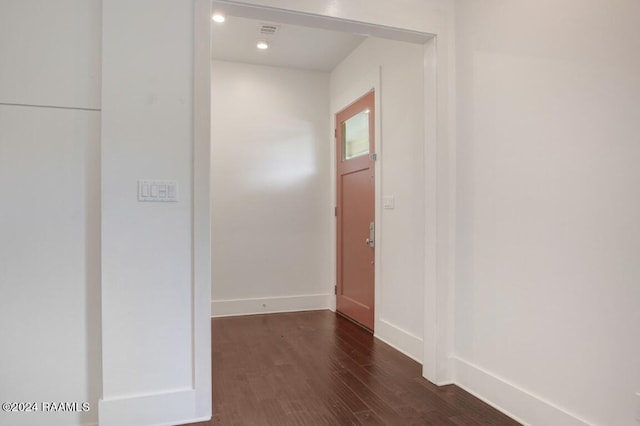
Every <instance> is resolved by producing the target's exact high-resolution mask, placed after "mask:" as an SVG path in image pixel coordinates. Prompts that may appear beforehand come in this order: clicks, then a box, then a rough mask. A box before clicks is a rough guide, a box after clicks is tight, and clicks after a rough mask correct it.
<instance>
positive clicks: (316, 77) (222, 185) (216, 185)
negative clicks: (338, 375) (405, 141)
mask: <svg viewBox="0 0 640 426" xmlns="http://www.w3.org/2000/svg"><path fill="white" fill-rule="evenodd" d="M328 110H329V75H328V73H324V72H313V71H302V70H294V69H286V68H276V67H267V66H259V65H249V64H242V63H235V62H226V61H213V67H212V133H211V134H212V145H211V149H212V156H211V169H212V182H211V185H212V186H211V188H212V200H213V209H212V236H213V249H212V250H213V251H212V258H213V279H212V299H213V300H212V314H213V315H214V316H219V315H232V314H234V315H235V314H246V313H257V312H273V311H286V310H301V309H326V308H328V307H329V300H330V297H332V296H333V283H334V281H335V279H334V278H333V277H332V275H331V271H330V267H329V265H330V264H331V258H330V246H329V244H330V241H331V222H330V220H331V218H332V217H333V212H332V210H331V208H332V207H331V206H330V205H329V202H328V200H329V183H330V175H329V165H330V160H329V141H328V138H327V129H329V127H330V125H329V120H328Z"/></svg>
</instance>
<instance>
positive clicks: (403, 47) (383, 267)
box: [331, 38, 425, 361]
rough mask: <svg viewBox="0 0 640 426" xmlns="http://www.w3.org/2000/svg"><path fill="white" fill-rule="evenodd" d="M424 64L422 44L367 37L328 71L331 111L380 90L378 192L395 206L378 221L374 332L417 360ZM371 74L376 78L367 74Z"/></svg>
mask: <svg viewBox="0 0 640 426" xmlns="http://www.w3.org/2000/svg"><path fill="white" fill-rule="evenodd" d="M423 61H424V47H423V46H422V45H420V44H412V43H406V42H399V41H391V40H384V39H378V38H368V39H367V40H365V41H364V42H363V43H362V44H361V45H360V46H359V47H358V48H357V49H355V50H354V51H353V52H352V53H351V55H349V56H348V57H347V58H345V60H343V61H342V62H341V63H340V64H339V65H338V66H337V67H336V68H335V69H334V70H333V72H332V73H331V104H332V110H331V112H332V113H333V114H335V113H337V112H338V111H340V110H341V109H342V108H344V107H345V106H347V105H348V104H349V103H351V102H353V101H355V100H356V99H357V98H358V97H360V96H362V95H364V94H365V93H366V92H367V91H368V90H370V89H371V88H372V87H374V86H373V85H376V86H377V87H376V90H377V91H379V97H378V99H377V100H378V102H379V105H377V106H376V108H378V109H379V116H380V129H381V134H379V138H380V140H379V145H380V149H379V152H378V154H379V159H378V162H379V167H378V168H377V169H376V173H379V174H380V175H381V176H380V177H381V182H379V183H381V185H382V186H381V190H380V195H381V196H382V197H387V196H393V197H394V199H395V208H394V209H393V210H381V213H382V216H381V217H379V218H378V223H377V226H376V229H377V232H378V235H377V244H376V251H378V252H379V258H378V262H379V264H380V267H379V269H378V272H379V277H378V283H379V284H378V286H379V291H378V292H377V294H376V298H377V300H376V310H377V312H376V322H375V332H376V335H377V336H378V337H379V338H381V339H383V340H385V341H388V342H389V343H391V344H393V345H394V346H396V347H398V348H399V349H400V350H402V351H404V352H405V353H407V354H408V355H410V356H411V357H413V358H415V359H417V360H420V361H421V360H422V335H423V321H424V310H423V291H424V264H423V262H424V233H425V220H424V206H425V204H424V203H425V201H424V196H425V180H424V92H423ZM372 74H373V75H376V77H373V78H371V77H369V76H370V75H372ZM378 74H379V77H378ZM369 79H371V81H372V84H373V85H366V83H365V86H363V87H362V89H361V90H360V91H358V89H357V87H360V86H362V85H363V81H368V80H369ZM376 80H378V82H376ZM334 184H335V183H334ZM378 202H381V200H378ZM378 211H379V212H380V210H378Z"/></svg>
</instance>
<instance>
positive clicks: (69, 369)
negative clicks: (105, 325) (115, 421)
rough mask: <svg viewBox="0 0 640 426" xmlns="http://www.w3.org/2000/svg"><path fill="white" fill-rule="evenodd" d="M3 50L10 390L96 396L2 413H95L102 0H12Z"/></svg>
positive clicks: (3, 15)
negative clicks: (86, 407) (85, 405)
mask: <svg viewBox="0 0 640 426" xmlns="http://www.w3.org/2000/svg"><path fill="white" fill-rule="evenodd" d="M0 52H2V54H0V193H2V201H1V202H0V294H2V297H0V336H1V338H2V350H0V400H1V401H3V402H4V401H16V402H18V401H25V402H26V401H32V402H33V401H36V402H40V401H56V402H78V403H82V402H89V403H90V407H91V410H90V411H88V412H86V413H76V412H66V413H46V412H42V411H40V412H37V413H6V412H4V411H2V412H0V425H7V426H9V425H11V426H16V425H17V426H20V425H29V426H38V425H43V426H44V425H47V426H49V425H53V426H55V425H65V426H66V425H69V424H97V418H98V415H97V414H98V413H97V408H98V403H97V402H98V398H99V396H100V388H101V374H100V309H99V306H100V157H99V155H100V151H99V150H100V139H99V137H100V112H99V110H96V109H95V108H97V107H99V105H100V96H99V95H100V87H99V79H100V75H99V70H100V2H99V1H86V0H74V1H61V2H56V4H54V3H53V2H49V1H28V2H25V1H18V0H15V1H2V2H1V3H0ZM87 109H91V110H87Z"/></svg>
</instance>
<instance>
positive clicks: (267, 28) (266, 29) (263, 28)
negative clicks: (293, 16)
mask: <svg viewBox="0 0 640 426" xmlns="http://www.w3.org/2000/svg"><path fill="white" fill-rule="evenodd" d="M279 29H280V26H279V25H273V24H262V25H260V34H262V35H276V33H277V32H278V30H279Z"/></svg>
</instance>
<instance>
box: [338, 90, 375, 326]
mask: <svg viewBox="0 0 640 426" xmlns="http://www.w3.org/2000/svg"><path fill="white" fill-rule="evenodd" d="M374 98H375V97H374V92H373V91H372V92H369V93H368V94H366V95H365V96H363V97H362V98H360V99H358V100H357V101H356V102H354V103H353V104H351V105H350V106H349V107H347V108H345V109H344V110H342V111H341V112H339V113H338V114H336V153H337V158H336V165H337V167H336V169H337V176H336V182H337V212H336V214H337V232H338V235H337V255H338V259H337V284H336V308H337V311H338V312H339V313H341V314H343V315H346V316H348V317H349V318H351V319H353V320H354V321H356V322H358V323H360V324H362V325H363V326H365V327H366V328H368V329H370V330H373V322H374V270H375V267H374V254H375V251H374V250H375V224H374V217H375V213H374V211H375V210H374V203H375V201H374V200H375V176H374V160H373V156H372V155H371V154H373V152H374V140H375V139H374V137H375V135H374V117H375V114H374Z"/></svg>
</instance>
